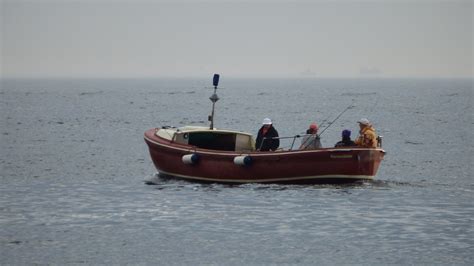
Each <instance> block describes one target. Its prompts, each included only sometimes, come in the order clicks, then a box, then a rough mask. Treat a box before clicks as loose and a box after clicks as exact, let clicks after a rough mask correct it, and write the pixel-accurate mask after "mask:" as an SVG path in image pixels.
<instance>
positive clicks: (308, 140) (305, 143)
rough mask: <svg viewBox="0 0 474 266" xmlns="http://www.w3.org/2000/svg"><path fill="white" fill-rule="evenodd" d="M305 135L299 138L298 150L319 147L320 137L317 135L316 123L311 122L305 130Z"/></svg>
mask: <svg viewBox="0 0 474 266" xmlns="http://www.w3.org/2000/svg"><path fill="white" fill-rule="evenodd" d="M306 134H307V135H305V136H303V139H302V140H301V146H300V150H311V149H319V148H321V139H320V137H319V135H318V125H317V124H316V123H312V124H311V125H309V128H308V130H306Z"/></svg>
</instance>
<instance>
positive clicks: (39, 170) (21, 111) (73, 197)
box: [0, 76, 474, 265]
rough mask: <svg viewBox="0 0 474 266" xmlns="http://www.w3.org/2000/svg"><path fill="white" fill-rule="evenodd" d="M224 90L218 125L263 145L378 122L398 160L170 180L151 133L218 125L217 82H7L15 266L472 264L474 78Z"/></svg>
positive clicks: (3, 249) (2, 209)
mask: <svg viewBox="0 0 474 266" xmlns="http://www.w3.org/2000/svg"><path fill="white" fill-rule="evenodd" d="M221 86H222V88H219V89H218V90H217V94H218V95H219V97H220V100H219V101H218V102H217V103H216V115H215V126H216V127H217V128H230V129H236V130H242V131H246V132H250V133H253V134H254V135H255V134H256V132H257V130H258V129H259V127H260V126H261V121H262V119H263V118H265V117H269V118H271V119H272V120H273V122H274V126H275V128H276V129H277V130H278V132H279V133H280V136H294V135H296V134H300V133H303V132H304V131H305V130H306V129H307V127H308V126H309V124H310V123H311V122H316V123H318V124H319V126H320V131H322V130H323V129H325V128H326V127H328V126H329V125H330V126H329V127H328V128H327V129H326V130H325V131H324V133H323V134H322V136H321V140H322V144H323V146H325V147H331V146H333V145H334V144H335V143H336V142H337V141H339V139H340V134H341V131H342V130H343V129H350V130H352V137H356V135H357V132H358V125H357V123H356V121H357V120H358V119H360V118H363V117H365V118H368V119H369V120H371V121H372V122H373V124H374V126H375V128H376V130H377V133H378V134H379V135H383V137H384V138H383V148H384V149H385V150H386V152H387V154H386V157H385V159H384V161H383V162H382V164H381V167H380V169H379V172H378V174H377V176H376V179H375V181H373V182H361V183H357V184H353V185H304V186H302V185H265V184H263V185H262V184H245V185H233V186H230V185H222V184H199V183H192V182H186V181H180V180H173V179H171V180H170V179H161V178H159V177H157V175H156V169H155V168H154V166H153V164H152V162H151V159H150V157H149V153H148V149H147V146H146V144H145V142H144V141H143V133H144V131H145V130H147V129H150V128H155V127H160V126H165V125H168V126H183V125H203V126H206V125H208V121H207V116H208V115H209V114H210V112H211V102H210V101H209V99H208V98H209V96H210V95H211V94H212V92H213V90H212V87H211V79H209V80H208V79H137V80H132V79H115V80H107V79H90V80H86V79H82V80H81V79H77V80H74V79H60V80H46V79H41V80H33V79H28V80H13V79H8V80H2V81H1V91H0V108H1V109H0V113H1V115H0V167H1V172H0V182H1V185H0V264H57V265H63V264H158V265H182V264H187V265H268V264H302V265H328V264H331V265H341V264H363V265H381V264H427V265H428V264H429V265H431V264H456V265H470V264H471V263H473V261H474V255H473V254H474V248H473V245H474V203H473V201H474V194H473V192H474V182H473V174H472V170H473V169H472V166H471V165H472V164H473V137H474V136H473V130H474V128H473V124H474V121H473V98H472V94H473V80H472V79H227V77H225V76H223V77H221ZM348 107H350V108H349V110H347V111H346V112H345V113H343V114H342V115H341V117H340V118H339V119H337V120H336V121H334V120H335V119H336V117H337V116H338V115H339V114H340V113H341V112H342V111H343V110H345V109H346V108H348ZM333 121H334V123H332V124H331V122H333ZM281 146H282V147H283V148H289V147H290V146H291V141H286V142H285V141H284V142H282V145H281ZM151 181H153V182H151ZM150 183H153V185H148V184H150Z"/></svg>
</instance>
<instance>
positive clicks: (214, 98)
mask: <svg viewBox="0 0 474 266" xmlns="http://www.w3.org/2000/svg"><path fill="white" fill-rule="evenodd" d="M212 85H214V93H213V94H212V95H211V97H209V100H211V102H212V113H211V115H210V116H209V117H208V120H209V121H211V126H210V127H209V128H210V129H214V106H215V104H216V102H217V101H218V100H219V97H218V96H217V94H216V91H217V85H219V74H214V78H213V79H212Z"/></svg>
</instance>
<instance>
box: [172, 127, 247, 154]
mask: <svg viewBox="0 0 474 266" xmlns="http://www.w3.org/2000/svg"><path fill="white" fill-rule="evenodd" d="M175 140H176V142H178V143H183V144H189V145H193V146H196V147H198V148H202V149H210V150H220V151H252V150H253V145H252V138H251V136H249V135H245V134H238V133H234V132H212V131H202V132H185V133H177V135H176V139H175Z"/></svg>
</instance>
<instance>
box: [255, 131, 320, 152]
mask: <svg viewBox="0 0 474 266" xmlns="http://www.w3.org/2000/svg"><path fill="white" fill-rule="evenodd" d="M311 135H313V134H297V135H294V136H289V137H272V138H266V137H264V138H263V139H262V143H260V147H258V149H259V150H260V149H261V148H262V145H263V142H264V141H265V140H266V139H293V141H292V142H291V146H290V148H289V150H290V151H291V150H293V146H294V145H295V142H296V139H297V138H302V137H305V136H311Z"/></svg>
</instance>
